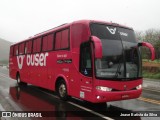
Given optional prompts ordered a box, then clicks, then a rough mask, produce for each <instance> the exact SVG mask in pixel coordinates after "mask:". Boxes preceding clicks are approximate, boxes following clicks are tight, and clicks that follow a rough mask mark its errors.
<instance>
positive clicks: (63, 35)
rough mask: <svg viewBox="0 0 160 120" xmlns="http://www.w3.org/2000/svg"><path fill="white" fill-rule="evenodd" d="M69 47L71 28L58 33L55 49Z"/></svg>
mask: <svg viewBox="0 0 160 120" xmlns="http://www.w3.org/2000/svg"><path fill="white" fill-rule="evenodd" d="M67 48H69V29H65V30H63V31H60V32H57V33H56V39H55V50H60V49H67Z"/></svg>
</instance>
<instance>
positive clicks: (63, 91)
mask: <svg viewBox="0 0 160 120" xmlns="http://www.w3.org/2000/svg"><path fill="white" fill-rule="evenodd" d="M57 92H58V95H59V97H60V99H61V100H64V101H66V100H67V98H68V94H67V87H66V83H65V82H64V80H61V81H60V82H59V84H58V89H57Z"/></svg>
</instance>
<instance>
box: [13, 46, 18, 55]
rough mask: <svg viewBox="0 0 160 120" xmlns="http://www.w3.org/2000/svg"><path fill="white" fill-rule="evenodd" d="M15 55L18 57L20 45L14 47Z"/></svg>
mask: <svg viewBox="0 0 160 120" xmlns="http://www.w3.org/2000/svg"><path fill="white" fill-rule="evenodd" d="M14 55H15V56H16V55H18V45H15V46H14Z"/></svg>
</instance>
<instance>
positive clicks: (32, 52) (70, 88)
mask: <svg viewBox="0 0 160 120" xmlns="http://www.w3.org/2000/svg"><path fill="white" fill-rule="evenodd" d="M140 46H146V47H148V48H149V49H150V51H151V54H152V56H151V57H152V60H154V58H155V54H154V48H153V46H152V45H151V44H150V43H146V42H142V43H138V42H137V40H136V38H135V34H134V31H133V29H132V28H129V27H126V26H122V25H119V24H115V23H109V22H102V21H95V20H81V21H75V22H72V23H69V24H64V25H61V26H58V27H56V28H53V29H50V30H48V31H44V32H42V33H39V34H37V35H35V36H33V37H31V38H28V39H26V40H24V41H22V42H19V43H16V44H13V45H11V47H10V59H9V74H10V77H11V78H13V79H16V80H17V81H18V83H20V84H27V83H29V84H33V85H35V86H39V87H43V88H46V89H49V90H53V91H56V92H57V93H58V95H59V97H60V98H61V99H62V100H67V98H68V96H72V97H76V98H79V99H81V100H86V101H90V102H92V103H102V102H108V101H116V100H125V99H133V98H137V97H139V96H140V94H141V92H142V72H141V71H142V62H141V51H140Z"/></svg>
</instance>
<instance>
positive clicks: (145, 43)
mask: <svg viewBox="0 0 160 120" xmlns="http://www.w3.org/2000/svg"><path fill="white" fill-rule="evenodd" d="M138 46H145V47H147V48H149V49H150V51H151V60H152V61H153V60H154V59H155V50H154V47H153V45H152V44H150V43H148V42H142V43H138Z"/></svg>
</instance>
